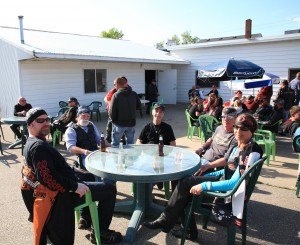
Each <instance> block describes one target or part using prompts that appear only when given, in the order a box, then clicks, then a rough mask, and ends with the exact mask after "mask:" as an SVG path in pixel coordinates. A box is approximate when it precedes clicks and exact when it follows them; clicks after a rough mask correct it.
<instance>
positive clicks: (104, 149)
mask: <svg viewBox="0 0 300 245" xmlns="http://www.w3.org/2000/svg"><path fill="white" fill-rule="evenodd" d="M100 150H101V152H106V145H105V139H104V134H103V132H102V133H101V141H100Z"/></svg>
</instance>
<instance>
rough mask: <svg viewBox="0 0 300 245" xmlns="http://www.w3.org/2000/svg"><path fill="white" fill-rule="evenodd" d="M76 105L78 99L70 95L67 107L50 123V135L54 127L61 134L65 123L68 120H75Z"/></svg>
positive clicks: (65, 125) (68, 121)
mask: <svg viewBox="0 0 300 245" xmlns="http://www.w3.org/2000/svg"><path fill="white" fill-rule="evenodd" d="M77 106H78V100H77V99H76V98H75V97H70V98H69V100H68V107H69V109H68V110H67V111H66V112H65V113H64V114H62V115H61V116H60V118H58V119H56V120H55V121H54V122H53V123H52V125H51V130H50V132H51V135H53V133H54V131H55V130H56V129H59V130H60V131H61V132H62V133H63V134H64V133H65V132H66V130H67V125H68V124H69V123H70V122H74V123H75V122H76V114H77Z"/></svg>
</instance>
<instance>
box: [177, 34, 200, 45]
mask: <svg viewBox="0 0 300 245" xmlns="http://www.w3.org/2000/svg"><path fill="white" fill-rule="evenodd" d="M181 38H182V42H181V44H190V43H198V42H199V41H200V38H199V37H196V36H195V37H192V35H191V33H190V32H189V31H185V32H183V33H182V34H181Z"/></svg>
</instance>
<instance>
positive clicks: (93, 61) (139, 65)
mask: <svg viewBox="0 0 300 245" xmlns="http://www.w3.org/2000/svg"><path fill="white" fill-rule="evenodd" d="M20 26H21V28H20V30H21V31H20V30H19V29H18V28H9V27H0V86H1V89H0V109H1V111H2V112H1V115H2V117H3V116H9V115H12V114H13V106H14V105H15V104H16V103H17V101H18V98H19V96H21V95H22V96H24V97H25V98H26V99H27V100H28V102H29V103H31V104H32V105H33V106H41V107H43V108H45V109H46V110H47V111H48V112H49V113H50V114H51V115H54V114H55V113H56V112H57V111H58V110H59V106H58V102H59V101H61V100H64V101H66V100H67V99H68V98H69V97H70V96H75V97H76V98H78V100H79V102H80V104H81V105H87V104H89V103H91V102H92V101H94V100H96V101H102V102H103V98H104V96H105V94H106V92H107V91H108V90H109V89H111V88H112V87H113V80H114V79H115V78H116V77H117V76H126V77H127V78H128V81H129V84H130V85H131V86H132V88H133V89H134V90H135V91H136V92H137V93H145V91H146V87H147V84H148V83H149V82H150V80H151V79H157V80H158V88H159V93H160V95H161V97H162V98H163V100H164V103H166V104H175V103H176V102H187V101H188V96H187V92H188V90H189V89H190V88H191V87H192V86H193V85H194V84H195V83H196V82H197V80H196V74H197V70H198V69H199V67H200V66H205V65H207V64H209V63H211V62H215V61H219V60H223V59H226V58H230V57H234V58H236V59H245V60H249V61H252V62H254V63H256V64H258V65H260V66H262V67H263V68H264V69H265V70H266V72H270V73H273V74H275V75H278V76H280V77H281V78H289V79H290V78H293V77H294V76H295V74H296V72H297V71H300V58H299V57H300V34H299V33H297V34H287V35H282V36H277V37H259V36H257V35H253V38H250V39H245V38H240V39H234V38H233V39H226V38H224V39H220V40H217V41H216V40H215V39H212V40H202V42H200V43H197V44H189V45H178V46H168V47H167V49H168V51H169V53H167V52H163V51H160V50H157V49H155V48H151V47H147V46H143V45H140V44H136V43H133V42H131V41H126V40H114V39H106V38H100V37H94V36H86V35H78V34H69V33H57V32H47V31H37V30H29V29H24V30H23V31H22V29H23V28H22V25H20ZM277 89H278V85H275V86H274V94H275V93H276V91H277ZM203 90H204V92H205V93H207V92H208V91H209V90H210V84H208V88H203ZM232 90H233V91H234V90H235V88H234V87H233V88H232ZM219 92H220V95H221V96H222V97H223V99H224V101H226V100H228V99H229V98H230V97H231V90H230V86H229V87H228V84H227V83H226V82H221V83H220V88H219ZM253 92H254V93H255V92H256V91H253V90H252V89H251V90H244V94H245V95H249V94H252V93H253ZM103 110H105V106H103Z"/></svg>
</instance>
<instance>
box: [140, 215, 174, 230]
mask: <svg viewBox="0 0 300 245" xmlns="http://www.w3.org/2000/svg"><path fill="white" fill-rule="evenodd" d="M144 226H146V227H147V228H149V229H153V230H154V229H161V230H162V231H163V232H165V233H168V232H170V230H171V229H172V228H173V225H171V224H170V222H168V220H167V219H166V216H165V215H164V214H161V215H160V216H159V218H158V219H156V220H154V221H151V222H145V223H144Z"/></svg>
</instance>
